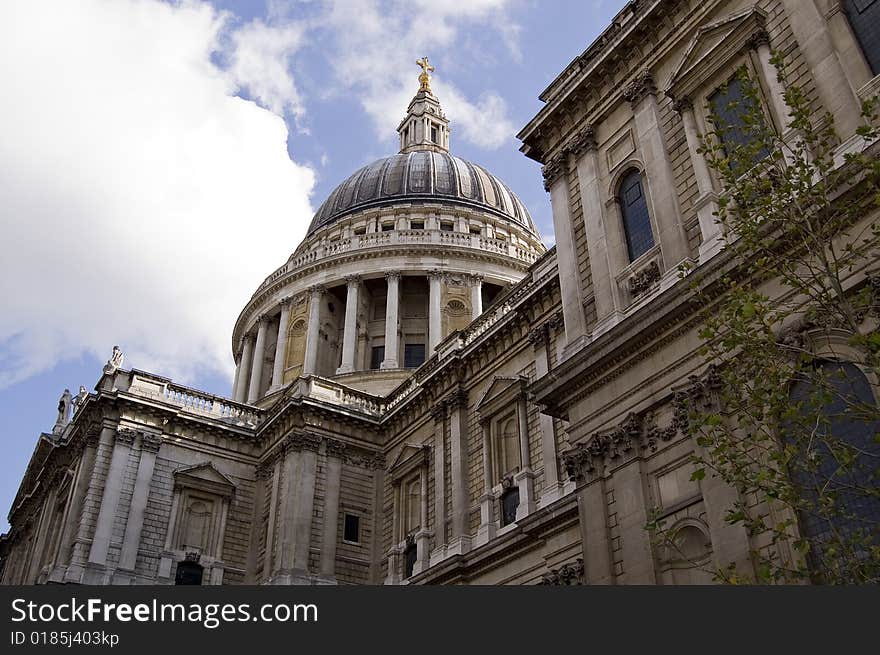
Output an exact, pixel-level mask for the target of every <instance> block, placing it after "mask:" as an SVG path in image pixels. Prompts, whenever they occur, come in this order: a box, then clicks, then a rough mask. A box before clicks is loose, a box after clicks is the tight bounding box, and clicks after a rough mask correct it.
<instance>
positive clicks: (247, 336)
mask: <svg viewBox="0 0 880 655" xmlns="http://www.w3.org/2000/svg"><path fill="white" fill-rule="evenodd" d="M253 340H254V335H253V334H251V333H250V332H245V333H244V334H243V335H241V346H242V348H244V344H245V343H247V342H248V341H253Z"/></svg>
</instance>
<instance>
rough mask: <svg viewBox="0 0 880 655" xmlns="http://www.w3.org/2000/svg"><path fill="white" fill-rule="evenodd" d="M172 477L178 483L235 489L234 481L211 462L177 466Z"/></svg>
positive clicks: (219, 488)
mask: <svg viewBox="0 0 880 655" xmlns="http://www.w3.org/2000/svg"><path fill="white" fill-rule="evenodd" d="M174 479H175V481H176V482H177V483H178V484H185V485H186V486H202V487H210V488H213V489H216V490H218V491H219V490H226V491H228V492H230V493H231V492H232V491H234V490H235V483H234V482H233V481H232V480H230V479H229V478H228V477H226V476H225V475H224V474H223V473H221V472H220V471H218V470H217V468H216V467H215V466H214V465H213V464H212V463H211V462H202V463H201V464H195V465H193V466H186V467H184V468H179V469H177V470H176V471H174Z"/></svg>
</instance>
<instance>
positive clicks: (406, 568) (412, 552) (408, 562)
mask: <svg viewBox="0 0 880 655" xmlns="http://www.w3.org/2000/svg"><path fill="white" fill-rule="evenodd" d="M417 553H418V549H417V548H416V545H415V544H414V543H411V544H407V546H406V549H405V550H404V551H403V577H404V578H408V577H410V576H411V575H412V574H413V568H415V565H416V555H417Z"/></svg>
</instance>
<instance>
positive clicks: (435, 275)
mask: <svg viewBox="0 0 880 655" xmlns="http://www.w3.org/2000/svg"><path fill="white" fill-rule="evenodd" d="M444 275H445V273H444V272H443V271H441V270H440V269H437V268H432V269H431V270H430V271H428V277H429V278H432V279H438V280H442V279H443V276H444Z"/></svg>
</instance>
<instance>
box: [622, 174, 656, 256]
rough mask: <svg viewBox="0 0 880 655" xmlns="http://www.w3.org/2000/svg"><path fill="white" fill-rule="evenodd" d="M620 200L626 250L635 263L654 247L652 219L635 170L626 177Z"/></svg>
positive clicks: (640, 178) (640, 175)
mask: <svg viewBox="0 0 880 655" xmlns="http://www.w3.org/2000/svg"><path fill="white" fill-rule="evenodd" d="M618 198H619V200H620V211H621V213H622V214H623V230H624V232H625V233H626V249H627V252H628V253H629V260H630V261H634V260H636V259H638V258H639V257H641V256H642V255H644V254H645V253H646V252H648V251H649V250H650V249H651V248H653V247H654V233H653V232H652V231H651V217H650V215H649V214H648V203H647V202H646V200H645V193H644V190H643V189H642V174H641V173H639V171H636V170H633V171H630V172H629V173H627V174H626V175H625V176H624V178H623V181H622V182H621V183H620V191H619V192H618Z"/></svg>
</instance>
